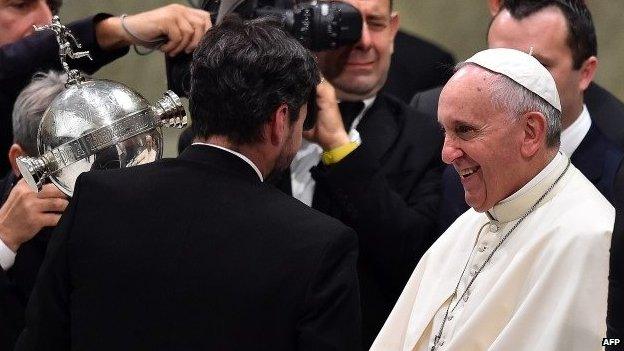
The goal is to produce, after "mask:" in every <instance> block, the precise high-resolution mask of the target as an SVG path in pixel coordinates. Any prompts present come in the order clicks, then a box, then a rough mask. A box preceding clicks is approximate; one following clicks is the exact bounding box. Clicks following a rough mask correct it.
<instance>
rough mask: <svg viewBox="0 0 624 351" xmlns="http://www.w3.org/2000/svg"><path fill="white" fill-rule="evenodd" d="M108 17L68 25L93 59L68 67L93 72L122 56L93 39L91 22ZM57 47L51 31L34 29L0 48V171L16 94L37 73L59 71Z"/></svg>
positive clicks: (9, 140) (10, 136) (0, 171)
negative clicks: (23, 36)
mask: <svg viewBox="0 0 624 351" xmlns="http://www.w3.org/2000/svg"><path fill="white" fill-rule="evenodd" d="M108 17H110V15H106V14H98V15H95V16H93V17H89V18H86V19H84V20H81V21H78V22H74V23H71V24H69V25H68V26H67V27H68V28H69V29H71V31H72V32H73V33H74V35H75V36H76V38H77V39H78V41H79V42H80V43H81V44H82V45H83V49H84V50H89V52H90V53H91V56H92V57H93V61H90V60H89V59H87V58H83V59H78V60H75V61H74V60H70V61H69V65H70V66H71V67H72V68H77V69H80V70H83V71H85V72H87V73H93V72H95V71H96V70H98V69H99V68H100V67H102V66H104V65H105V64H107V63H109V62H111V61H113V60H115V59H117V58H119V57H121V56H123V55H125V54H126V53H127V52H128V49H127V48H125V49H120V50H115V51H110V52H107V51H103V50H102V49H101V48H100V47H99V45H98V44H97V41H96V38H95V24H96V23H98V22H100V21H102V20H104V19H106V18H108ZM58 52H59V47H58V44H57V42H56V39H55V38H54V35H53V33H52V32H51V31H43V32H36V33H34V34H32V35H30V36H28V37H26V38H24V39H22V40H19V41H17V42H15V43H12V44H8V45H4V46H1V47H0V174H4V173H6V172H7V171H9V169H10V165H9V162H8V160H7V156H6V155H7V153H8V150H9V147H10V146H11V143H12V141H13V132H12V130H13V128H12V124H11V114H12V112H13V104H14V103H15V99H16V98H17V96H18V95H19V93H20V92H21V91H22V89H24V87H26V85H28V83H30V80H31V79H32V77H33V75H34V74H35V73H37V72H42V71H48V70H62V69H63V68H62V67H61V62H60V59H59V55H58Z"/></svg>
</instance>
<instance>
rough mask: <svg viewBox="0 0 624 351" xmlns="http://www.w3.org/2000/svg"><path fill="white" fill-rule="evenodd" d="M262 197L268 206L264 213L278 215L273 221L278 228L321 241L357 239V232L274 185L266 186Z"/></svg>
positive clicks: (263, 188)
mask: <svg viewBox="0 0 624 351" xmlns="http://www.w3.org/2000/svg"><path fill="white" fill-rule="evenodd" d="M261 196H262V197H263V199H262V202H263V203H265V204H266V206H265V207H264V208H263V211H265V212H266V213H267V214H268V215H271V214H278V216H276V217H277V218H275V219H273V221H274V222H275V225H276V226H283V227H284V228H288V229H289V231H291V232H292V233H298V234H300V235H302V236H304V237H308V238H310V237H314V238H316V239H319V240H321V241H322V240H330V239H335V237H336V236H341V237H345V238H349V237H350V238H351V239H355V232H354V231H353V230H352V229H351V228H349V227H347V226H346V225H344V224H343V223H342V222H341V221H339V220H337V219H335V218H333V217H331V216H328V215H326V214H324V213H322V212H319V211H318V210H315V209H313V208H312V207H310V206H308V205H306V204H304V203H303V202H301V201H299V200H298V199H296V198H294V197H292V196H289V195H287V194H285V193H283V192H282V191H280V190H279V189H277V188H275V187H274V186H272V185H269V184H266V185H264V186H263V187H262V194H261Z"/></svg>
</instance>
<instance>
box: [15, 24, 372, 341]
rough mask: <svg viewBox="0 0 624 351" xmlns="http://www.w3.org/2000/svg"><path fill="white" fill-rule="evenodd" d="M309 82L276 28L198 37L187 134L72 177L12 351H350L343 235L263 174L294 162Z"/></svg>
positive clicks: (311, 68) (351, 262) (349, 277)
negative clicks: (149, 155)
mask: <svg viewBox="0 0 624 351" xmlns="http://www.w3.org/2000/svg"><path fill="white" fill-rule="evenodd" d="M319 80H320V78H319V73H318V68H317V65H316V62H315V60H314V58H313V56H312V55H311V54H310V53H309V52H308V51H307V50H306V49H305V48H303V46H301V44H299V43H298V42H297V41H296V40H295V39H294V38H293V37H291V36H289V35H288V34H286V33H285V32H284V31H282V30H281V29H280V28H279V26H278V24H275V23H273V22H268V21H267V20H262V19H261V20H253V21H248V22H241V21H238V20H226V21H225V22H223V23H222V24H221V25H219V26H217V27H215V28H214V29H213V30H211V31H209V32H208V34H207V35H206V36H205V37H204V39H203V40H202V42H201V44H200V46H199V47H198V48H197V50H196V51H195V53H194V57H193V63H192V68H191V91H190V110H191V114H192V116H193V119H194V123H193V127H194V128H195V135H197V137H196V139H195V143H194V144H193V145H192V146H190V147H189V148H188V149H187V150H186V151H185V152H184V153H183V154H182V155H180V157H178V158H177V159H169V160H161V161H157V162H155V163H152V164H150V165H146V166H136V167H132V168H127V169H119V170H112V171H92V172H87V173H84V174H83V175H81V176H80V177H79V178H78V180H77V184H76V190H75V192H74V197H73V198H72V201H71V203H70V205H69V207H68V209H67V211H66V212H65V214H64V215H63V217H62V219H61V222H60V224H59V226H58V227H57V231H56V232H55V233H54V234H53V237H52V239H51V241H50V244H49V248H48V252H47V253H46V258H45V260H44V263H43V265H42V267H41V272H40V275H39V277H38V280H37V282H36V285H35V289H34V290H33V293H32V295H31V298H30V302H29V305H28V309H27V315H26V327H25V329H24V331H23V332H22V334H21V336H20V339H19V340H18V344H17V347H16V350H20V351H23V350H48V349H50V350H58V349H72V350H271V351H274V350H357V349H359V347H360V328H359V327H360V311H359V294H358V282H357V275H356V260H357V239H356V236H355V234H354V233H353V230H351V229H350V228H348V227H346V226H344V225H343V224H341V223H340V222H339V221H336V220H335V219H332V218H330V217H328V216H326V215H323V214H321V213H319V212H317V211H315V210H313V209H310V208H309V207H307V206H305V205H303V204H301V203H300V202H299V201H297V200H295V199H293V198H291V197H289V196H286V195H285V194H283V193H281V192H280V191H278V190H277V189H275V188H274V187H273V186H271V185H269V184H266V183H264V179H265V178H266V177H267V176H269V175H270V174H271V173H273V172H274V171H278V170H281V169H284V168H285V167H287V166H288V164H289V163H290V160H291V159H292V158H293V156H294V155H295V153H296V151H297V149H298V147H299V145H300V143H301V133H302V127H303V122H304V119H305V115H306V108H305V104H306V102H307V101H308V98H309V96H310V94H312V92H313V90H314V88H315V86H316V85H317V83H318V82H319ZM319 89H320V90H322V89H323V86H322V85H321V87H320V88H319Z"/></svg>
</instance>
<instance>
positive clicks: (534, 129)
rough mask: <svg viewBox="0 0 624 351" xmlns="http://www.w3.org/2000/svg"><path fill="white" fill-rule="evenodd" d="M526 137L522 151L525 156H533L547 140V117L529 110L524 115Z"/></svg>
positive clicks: (523, 140)
mask: <svg viewBox="0 0 624 351" xmlns="http://www.w3.org/2000/svg"><path fill="white" fill-rule="evenodd" d="M522 121H523V123H524V137H523V139H522V147H521V149H520V152H521V154H522V156H523V157H524V158H531V157H533V156H534V155H535V154H536V153H537V152H538V151H539V149H540V148H542V147H543V145H544V143H545V140H546V128H547V122H546V117H545V116H544V115H543V114H541V113H539V112H527V113H525V114H524V115H523V116H522Z"/></svg>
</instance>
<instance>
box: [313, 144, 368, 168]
mask: <svg viewBox="0 0 624 351" xmlns="http://www.w3.org/2000/svg"><path fill="white" fill-rule="evenodd" d="M358 146H360V143H359V142H357V141H352V142H350V143H348V144H344V145H342V146H338V147H337V148H335V149H331V150H329V151H325V152H323V153H322V154H321V160H322V161H323V163H324V164H326V165H331V164H334V163H338V162H340V161H341V160H342V159H343V158H345V157H346V156H347V155H348V154H350V153H351V152H353V150H355V149H357V147H358Z"/></svg>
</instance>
